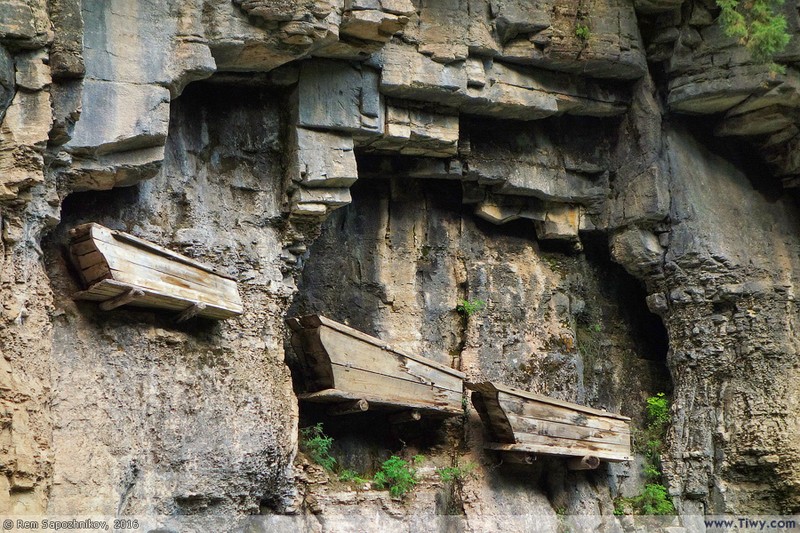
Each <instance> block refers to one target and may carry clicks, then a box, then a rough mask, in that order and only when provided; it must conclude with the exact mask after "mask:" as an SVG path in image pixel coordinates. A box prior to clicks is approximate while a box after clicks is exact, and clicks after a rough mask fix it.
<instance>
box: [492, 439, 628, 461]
mask: <svg viewBox="0 0 800 533" xmlns="http://www.w3.org/2000/svg"><path fill="white" fill-rule="evenodd" d="M483 447H484V448H486V449H489V450H498V451H512V452H530V453H538V454H542V455H565V456H568V457H583V456H584V455H587V453H586V450H581V449H579V448H576V447H564V446H558V445H549V444H533V443H524V444H523V443H518V444H507V443H498V442H490V443H487V444H484V446H483ZM589 451H590V452H594V450H589ZM588 455H595V456H597V457H599V458H600V459H602V460H604V461H611V462H619V461H630V460H631V459H632V457H631V455H630V454H627V453H613V452H604V453H599V452H598V453H588Z"/></svg>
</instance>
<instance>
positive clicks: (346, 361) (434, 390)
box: [286, 315, 464, 415]
mask: <svg viewBox="0 0 800 533" xmlns="http://www.w3.org/2000/svg"><path fill="white" fill-rule="evenodd" d="M286 323H287V325H288V326H289V328H290V329H291V330H292V331H293V335H292V347H293V348H294V350H295V351H296V352H297V354H298V356H299V358H300V359H301V361H302V362H303V364H302V368H303V371H304V372H305V373H306V375H305V376H304V377H305V380H306V386H307V391H308V392H307V393H306V394H303V395H300V398H302V399H305V400H308V401H318V402H334V401H338V402H341V401H343V400H344V399H357V398H364V399H367V400H368V401H369V403H370V405H377V406H383V407H393V408H395V409H414V408H416V409H419V410H421V411H425V412H438V413H444V414H446V415H454V414H460V413H461V412H462V411H463V408H462V405H461V403H462V398H463V376H464V374H463V373H461V372H459V371H458V370H455V369H452V368H450V367H447V366H445V365H442V364H440V363H437V362H435V361H432V360H430V359H427V358H425V357H421V356H418V355H410V354H407V353H405V352H401V351H399V350H394V349H393V348H391V347H390V346H389V345H388V344H386V343H384V342H382V341H381V340H380V339H376V338H374V337H371V336H369V335H367V334H365V333H362V332H360V331H357V330H354V329H352V328H350V327H348V326H345V325H343V324H339V323H337V322H334V321H332V320H330V319H327V318H325V317H323V316H321V315H309V316H304V317H296V318H289V319H287V321H286Z"/></svg>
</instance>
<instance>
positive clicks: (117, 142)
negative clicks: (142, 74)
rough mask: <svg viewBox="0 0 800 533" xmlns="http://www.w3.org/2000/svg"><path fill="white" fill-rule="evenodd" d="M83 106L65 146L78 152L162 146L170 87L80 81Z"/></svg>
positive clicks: (93, 80) (122, 150) (90, 152)
mask: <svg viewBox="0 0 800 533" xmlns="http://www.w3.org/2000/svg"><path fill="white" fill-rule="evenodd" d="M82 94H83V109H84V111H82V112H81V118H80V120H79V121H78V123H77V124H76V126H75V130H74V132H73V135H72V139H71V140H70V142H69V143H68V144H67V149H68V150H70V151H71V152H73V153H75V154H77V155H90V154H95V153H96V154H108V153H111V152H128V151H130V150H138V149H141V148H150V147H154V146H163V144H164V142H165V140H166V138H167V126H168V124H169V91H168V90H167V89H165V88H163V87H157V86H152V85H151V86H148V85H138V84H137V85H135V84H130V83H121V82H113V81H103V80H96V79H92V80H86V81H85V82H84V84H83V91H82Z"/></svg>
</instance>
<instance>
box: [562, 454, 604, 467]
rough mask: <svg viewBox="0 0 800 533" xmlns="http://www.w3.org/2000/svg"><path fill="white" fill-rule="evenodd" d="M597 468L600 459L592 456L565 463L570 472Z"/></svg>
mask: <svg viewBox="0 0 800 533" xmlns="http://www.w3.org/2000/svg"><path fill="white" fill-rule="evenodd" d="M598 466H600V458H599V457H596V456H594V455H586V456H584V457H573V458H572V459H570V460H569V461H567V468H569V469H570V470H594V469H596V468H597V467H598Z"/></svg>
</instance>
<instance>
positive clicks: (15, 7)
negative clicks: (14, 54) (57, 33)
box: [0, 0, 52, 49]
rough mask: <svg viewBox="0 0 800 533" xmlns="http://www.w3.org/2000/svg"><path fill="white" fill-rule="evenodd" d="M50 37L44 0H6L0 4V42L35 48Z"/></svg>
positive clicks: (17, 46) (13, 46)
mask: <svg viewBox="0 0 800 533" xmlns="http://www.w3.org/2000/svg"><path fill="white" fill-rule="evenodd" d="M51 38H52V30H51V29H50V20H49V19H48V17H47V3H46V2H45V0H6V1H5V2H3V4H2V5H0V44H4V45H6V46H8V47H10V48H15V49H19V48H22V49H35V48H41V47H43V46H44V45H45V44H47V43H48V42H49V41H50V39H51Z"/></svg>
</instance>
